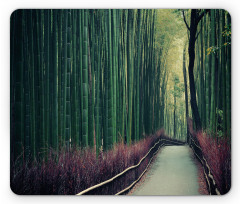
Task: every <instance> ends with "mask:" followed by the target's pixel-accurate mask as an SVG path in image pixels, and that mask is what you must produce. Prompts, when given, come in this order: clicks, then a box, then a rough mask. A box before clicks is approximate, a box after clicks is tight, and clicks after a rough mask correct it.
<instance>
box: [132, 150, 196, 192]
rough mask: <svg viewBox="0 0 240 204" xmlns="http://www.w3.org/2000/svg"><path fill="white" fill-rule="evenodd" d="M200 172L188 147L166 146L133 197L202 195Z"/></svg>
mask: <svg viewBox="0 0 240 204" xmlns="http://www.w3.org/2000/svg"><path fill="white" fill-rule="evenodd" d="M198 188H199V184H198V170H197V167H196V165H195V163H194V161H193V160H192V158H191V152H190V148H189V147H188V146H166V147H164V148H163V149H162V151H161V153H159V154H158V155H157V158H156V160H155V162H154V164H153V166H152V168H151V169H150V171H149V172H148V173H147V175H146V179H145V181H144V182H143V183H142V184H141V185H140V186H139V187H136V189H135V190H134V191H133V193H132V194H131V195H200V194H199V192H198Z"/></svg>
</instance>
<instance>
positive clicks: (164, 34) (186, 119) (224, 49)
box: [10, 9, 231, 196]
mask: <svg viewBox="0 0 240 204" xmlns="http://www.w3.org/2000/svg"><path fill="white" fill-rule="evenodd" d="M10 29H11V30H10V124H11V125H10V136H11V137H10V146H11V147H10V186H11V189H12V191H13V192H14V193H15V194H18V195H133V196H135V195H223V194H226V193H227V192H228V191H229V190H230V188H231V18H230V14H229V13H228V11H226V10H220V9H19V10H16V11H14V12H13V13H12V14H11V17H10Z"/></svg>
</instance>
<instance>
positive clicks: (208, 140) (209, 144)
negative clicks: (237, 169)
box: [196, 132, 231, 194]
mask: <svg viewBox="0 0 240 204" xmlns="http://www.w3.org/2000/svg"><path fill="white" fill-rule="evenodd" d="M196 137H197V139H198V141H199V144H200V146H201V149H202V151H203V154H204V157H205V158H206V160H207V162H208V164H209V166H210V169H211V172H212V174H213V177H214V180H215V181H216V184H217V187H218V189H219V190H220V192H221V194H226V193H227V192H228V191H229V190H230V188H231V144H230V141H229V140H228V139H227V138H223V137H211V136H209V135H207V134H206V133H202V132H198V133H197V134H196Z"/></svg>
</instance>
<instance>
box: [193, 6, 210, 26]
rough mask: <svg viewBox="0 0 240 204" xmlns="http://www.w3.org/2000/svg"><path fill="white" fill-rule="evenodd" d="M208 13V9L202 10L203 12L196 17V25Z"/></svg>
mask: <svg viewBox="0 0 240 204" xmlns="http://www.w3.org/2000/svg"><path fill="white" fill-rule="evenodd" d="M209 11H210V9H206V10H204V11H203V12H202V13H201V14H200V15H199V16H198V18H197V21H196V24H198V23H199V21H200V20H201V19H202V17H203V16H204V15H205V14H206V13H208V12H209Z"/></svg>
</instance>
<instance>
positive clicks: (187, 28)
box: [182, 10, 190, 30]
mask: <svg viewBox="0 0 240 204" xmlns="http://www.w3.org/2000/svg"><path fill="white" fill-rule="evenodd" d="M182 14H183V20H184V23H185V24H186V27H187V29H188V30H190V27H189V26H188V24H187V21H186V18H185V15H184V10H182Z"/></svg>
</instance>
